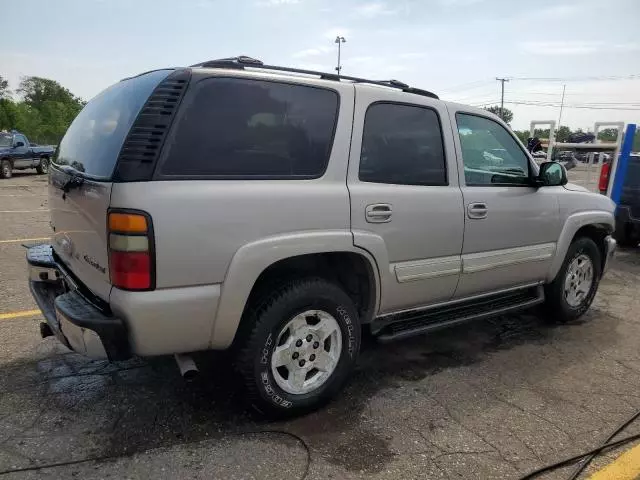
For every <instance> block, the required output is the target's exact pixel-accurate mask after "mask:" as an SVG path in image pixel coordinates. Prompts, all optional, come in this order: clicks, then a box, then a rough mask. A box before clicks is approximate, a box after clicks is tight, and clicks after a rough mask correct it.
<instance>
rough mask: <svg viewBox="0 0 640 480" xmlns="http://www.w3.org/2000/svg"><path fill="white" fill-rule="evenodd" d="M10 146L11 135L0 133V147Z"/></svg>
mask: <svg viewBox="0 0 640 480" xmlns="http://www.w3.org/2000/svg"><path fill="white" fill-rule="evenodd" d="M10 146H11V135H9V134H8V133H0V147H10Z"/></svg>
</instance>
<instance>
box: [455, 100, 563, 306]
mask: <svg viewBox="0 0 640 480" xmlns="http://www.w3.org/2000/svg"><path fill="white" fill-rule="evenodd" d="M451 118H452V121H453V122H454V131H455V132H456V134H457V135H456V139H455V141H456V148H457V150H458V157H459V163H458V165H459V167H460V168H459V170H460V188H461V190H462V195H463V199H464V208H465V229H464V245H463V248H462V264H463V268H462V275H461V277H460V283H459V285H458V288H457V290H456V297H466V296H470V295H474V294H482V293H489V292H492V291H497V290H501V289H506V288H511V287H518V286H522V285H527V284H530V283H536V282H540V281H542V280H544V278H545V277H546V275H547V273H548V271H549V266H550V264H551V261H552V259H553V255H554V252H555V248H556V241H557V239H558V237H559V235H560V218H559V217H560V215H559V208H558V200H557V193H556V190H557V188H562V187H557V188H556V187H547V188H535V187H533V186H532V185H533V183H532V181H531V177H532V176H534V175H536V170H535V169H534V166H533V164H532V162H531V161H530V160H529V157H528V156H527V154H526V153H525V152H524V150H523V148H522V147H521V145H520V144H519V143H518V142H517V140H516V139H515V137H514V135H513V134H512V133H511V132H510V131H509V129H508V128H507V127H505V126H504V125H502V124H501V123H500V122H498V121H496V120H494V119H493V118H491V117H489V116H484V115H482V114H478V113H476V112H467V111H464V110H456V109H455V107H452V108H451Z"/></svg>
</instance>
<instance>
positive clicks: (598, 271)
mask: <svg viewBox="0 0 640 480" xmlns="http://www.w3.org/2000/svg"><path fill="white" fill-rule="evenodd" d="M601 275H602V261H601V256H600V250H599V249H598V246H597V245H596V244H595V242H594V241H593V240H591V239H590V238H587V237H581V238H578V239H576V240H574V241H573V243H572V244H571V245H570V246H569V250H568V251H567V256H566V257H565V259H564V262H563V264H562V267H561V268H560V271H559V272H558V274H557V275H556V278H555V279H554V280H553V282H551V283H550V284H548V285H547V286H546V287H545V297H546V300H545V307H546V310H547V312H548V314H549V315H551V317H552V318H553V319H554V320H557V321H559V322H569V321H571V320H575V319H577V318H579V317H581V316H582V315H584V313H585V312H586V311H587V310H588V309H589V307H590V306H591V303H592V302H593V298H594V297H595V295H596V291H597V290H598V284H599V283H600V277H601Z"/></svg>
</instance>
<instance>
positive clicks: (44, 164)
mask: <svg viewBox="0 0 640 480" xmlns="http://www.w3.org/2000/svg"><path fill="white" fill-rule="evenodd" d="M36 171H37V172H38V173H39V174H40V175H42V174H45V173H48V172H49V159H48V158H46V157H43V158H41V159H40V163H38V166H37V167H36Z"/></svg>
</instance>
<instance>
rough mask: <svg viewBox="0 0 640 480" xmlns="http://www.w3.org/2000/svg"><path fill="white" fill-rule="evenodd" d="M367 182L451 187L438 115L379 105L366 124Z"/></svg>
mask: <svg viewBox="0 0 640 480" xmlns="http://www.w3.org/2000/svg"><path fill="white" fill-rule="evenodd" d="M359 178H360V180H362V181H363V182H375V183H394V184H402V185H447V172H446V167H445V156H444V145H443V143H442V130H441V129H440V121H439V119H438V114H437V113H436V112H435V111H433V110H432V109H430V108H426V107H418V106H413V105H401V104H393V103H375V104H373V105H371V106H370V107H369V109H368V110H367V113H366V115H365V120H364V132H363V135H362V150H361V153H360V171H359Z"/></svg>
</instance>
